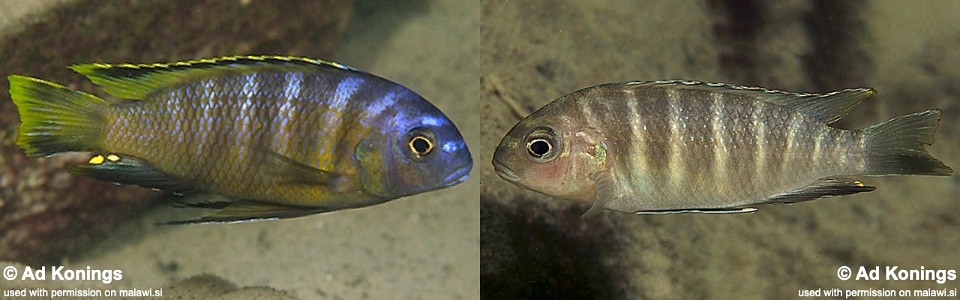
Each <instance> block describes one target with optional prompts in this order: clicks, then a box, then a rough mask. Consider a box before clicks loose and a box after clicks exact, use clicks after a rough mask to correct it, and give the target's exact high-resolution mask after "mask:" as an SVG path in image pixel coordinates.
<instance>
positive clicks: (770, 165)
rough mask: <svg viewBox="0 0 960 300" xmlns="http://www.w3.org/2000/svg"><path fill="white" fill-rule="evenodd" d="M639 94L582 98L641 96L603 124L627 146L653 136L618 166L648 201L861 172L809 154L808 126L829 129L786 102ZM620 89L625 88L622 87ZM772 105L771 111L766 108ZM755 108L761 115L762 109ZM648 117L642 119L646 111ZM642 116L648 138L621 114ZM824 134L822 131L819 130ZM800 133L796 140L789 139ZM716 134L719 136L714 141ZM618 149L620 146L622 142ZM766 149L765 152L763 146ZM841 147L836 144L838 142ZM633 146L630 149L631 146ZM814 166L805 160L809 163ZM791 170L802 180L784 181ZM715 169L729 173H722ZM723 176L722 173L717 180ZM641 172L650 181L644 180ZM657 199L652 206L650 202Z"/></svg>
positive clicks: (742, 195) (676, 201)
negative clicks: (720, 165) (633, 111)
mask: <svg viewBox="0 0 960 300" xmlns="http://www.w3.org/2000/svg"><path fill="white" fill-rule="evenodd" d="M634 89H635V92H634V93H633V95H635V96H636V97H635V98H633V99H630V98H625V97H623V96H622V95H612V96H607V95H596V96H584V97H580V98H578V100H579V101H581V102H584V103H588V104H581V106H584V107H594V108H593V111H594V114H596V111H597V110H599V109H598V108H600V107H603V106H604V104H603V103H606V102H611V101H604V100H605V99H609V98H619V99H625V101H619V102H615V103H617V104H618V105H624V106H627V104H626V103H627V102H626V101H636V102H638V103H636V106H637V107H639V108H640V110H639V111H638V115H627V113H629V112H630V109H629V108H626V109H616V110H610V111H606V110H604V111H603V112H604V113H603V115H606V116H611V117H606V118H596V119H595V120H594V122H595V125H594V126H596V127H597V128H602V130H604V131H606V132H605V133H606V134H605V136H606V137H607V139H608V140H610V139H612V140H617V141H619V140H622V141H623V142H618V143H615V144H616V145H621V144H622V145H625V147H624V149H630V148H631V147H628V146H626V145H632V144H634V143H638V142H640V141H641V140H645V141H646V146H645V147H644V148H645V149H652V154H653V155H649V156H633V155H625V156H626V157H629V159H624V162H625V164H624V166H625V167H624V168H621V169H618V171H615V175H614V176H615V177H617V178H618V179H623V180H622V182H623V188H624V189H625V190H628V191H629V192H628V193H631V194H635V195H641V197H638V198H643V199H647V198H649V199H661V201H664V202H666V203H663V204H662V207H657V206H655V207H654V209H665V208H669V207H676V206H677V205H680V203H681V202H686V203H690V202H691V201H692V202H693V203H695V204H697V205H699V206H704V207H707V206H705V205H708V204H709V202H710V201H712V200H713V199H715V198H717V197H721V198H723V199H726V200H729V201H734V200H742V201H744V202H745V203H744V204H746V203H748V202H749V201H756V200H758V199H762V198H763V197H764V196H765V195H764V191H766V190H768V189H769V188H771V187H772V188H776V189H778V191H787V190H788V189H789V188H790V185H791V184H792V183H793V182H794V181H795V180H809V181H813V180H815V179H817V178H821V177H825V176H827V175H828V174H833V173H837V172H839V173H854V172H855V171H854V170H852V169H851V167H853V166H838V165H834V164H829V165H828V164H824V163H820V162H821V161H824V160H823V159H818V158H816V157H812V156H810V155H809V154H810V153H812V152H811V151H807V150H811V149H812V146H813V144H814V138H811V137H809V136H806V135H805V132H807V131H814V132H816V131H818V130H824V131H830V130H831V129H829V128H828V127H827V126H825V125H822V124H819V123H817V122H814V121H813V120H810V119H809V118H804V117H803V116H802V115H800V114H799V113H795V112H790V111H786V110H784V109H782V108H780V107H775V106H773V107H771V106H772V104H768V103H765V102H762V101H760V100H758V99H748V98H745V97H740V96H737V95H724V94H723V93H720V92H711V91H699V90H676V89H650V88H649V87H648V88H647V90H650V91H644V90H643V89H642V88H636V87H634ZM617 93H623V92H622V91H618V92H617ZM714 97H717V98H718V99H719V102H720V106H721V107H725V108H726V107H730V108H729V109H724V110H722V111H721V112H720V113H721V114H720V115H719V116H718V117H720V118H719V119H718V120H717V122H719V123H720V125H719V127H720V128H724V129H726V130H725V131H724V132H722V133H720V134H716V135H715V133H714V132H713V126H712V124H711V123H712V122H714V121H713V120H712V119H711V117H712V115H713V113H712V111H711V106H713V105H714V103H713V101H714ZM764 111H766V113H764ZM755 112H756V113H755ZM641 116H642V117H641ZM635 118H642V119H646V120H650V122H649V123H646V124H645V125H647V128H648V129H647V130H646V131H644V132H643V134H644V135H645V136H643V137H635V136H633V135H632V134H631V132H628V131H624V130H621V129H622V128H624V126H623V125H624V124H623V121H622V120H631V119H635ZM817 134H819V133H817ZM790 136H794V138H792V139H791V138H789V137H790ZM711 138H718V139H719V140H718V141H714V142H710V140H711ZM852 139H853V136H852V135H847V136H846V137H844V138H842V139H836V140H833V141H830V142H829V143H831V144H834V143H836V142H841V143H842V142H845V141H851V140H852ZM714 147H720V148H726V149H729V150H728V151H727V152H726V153H725V154H724V155H723V156H720V157H717V156H716V155H717V152H715V151H714ZM617 148H618V149H619V147H617ZM759 148H763V149H764V151H763V152H762V153H764V154H762V155H759V154H760V153H761V152H760V151H758V149H759ZM835 149H836V147H835ZM628 151H629V150H628ZM837 151H839V149H837V150H835V152H834V153H832V154H834V155H837V156H842V155H850V156H855V157H856V156H859V152H860V151H859V150H858V149H855V148H849V149H848V151H845V152H837ZM714 161H724V164H725V165H728V166H731V167H733V168H732V169H728V170H712V168H713V165H714ZM810 161H813V162H814V163H813V164H803V165H800V164H798V163H799V162H810ZM784 170H790V172H791V173H792V174H795V175H796V176H797V177H796V178H790V179H784V178H785V177H784V176H777V175H779V174H783V172H784ZM715 174H724V175H721V176H715ZM717 177H719V178H717ZM640 178H642V180H643V181H644V182H646V183H641V182H638V181H637V180H638V179H640ZM649 184H652V185H653V186H656V187H658V188H656V189H643V190H636V189H634V187H637V186H644V185H649ZM691 186H710V187H718V189H715V190H708V189H690V188H688V187H691ZM651 205H653V204H651Z"/></svg>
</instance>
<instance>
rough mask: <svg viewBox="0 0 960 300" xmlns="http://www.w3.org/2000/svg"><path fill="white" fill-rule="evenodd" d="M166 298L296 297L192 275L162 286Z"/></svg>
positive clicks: (207, 275) (271, 289)
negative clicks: (240, 286) (238, 286)
mask: <svg viewBox="0 0 960 300" xmlns="http://www.w3.org/2000/svg"><path fill="white" fill-rule="evenodd" d="M163 296H164V297H165V298H167V299H265V300H271V299H297V298H296V297H294V296H292V295H290V294H288V293H287V292H284V291H280V290H277V289H274V288H270V287H244V288H237V286H236V285H234V284H233V283H231V282H229V281H227V280H226V279H223V278H220V277H217V276H215V275H210V274H203V275H197V276H193V277H190V278H187V279H184V280H181V281H180V282H177V283H174V284H172V285H169V286H167V287H165V288H163Z"/></svg>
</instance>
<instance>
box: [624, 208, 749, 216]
mask: <svg viewBox="0 0 960 300" xmlns="http://www.w3.org/2000/svg"><path fill="white" fill-rule="evenodd" d="M755 211H757V209H756V208H753V207H739V208H737V207H735V208H699V209H665V210H641V211H636V212H633V213H634V214H637V215H675V214H689V213H693V214H742V213H752V212H755Z"/></svg>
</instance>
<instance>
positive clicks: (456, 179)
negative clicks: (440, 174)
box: [443, 161, 473, 186]
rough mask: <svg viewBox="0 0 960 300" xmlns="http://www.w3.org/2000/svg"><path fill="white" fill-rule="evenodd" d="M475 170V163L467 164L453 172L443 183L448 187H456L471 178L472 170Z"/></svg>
mask: <svg viewBox="0 0 960 300" xmlns="http://www.w3.org/2000/svg"><path fill="white" fill-rule="evenodd" d="M472 169H473V162H472V161H470V162H467V163H466V164H464V165H463V166H460V167H459V168H457V169H455V170H453V172H451V173H450V174H448V175H447V176H446V177H444V178H443V182H446V183H447V186H454V185H457V184H459V183H461V182H464V181H466V180H467V178H470V170H472Z"/></svg>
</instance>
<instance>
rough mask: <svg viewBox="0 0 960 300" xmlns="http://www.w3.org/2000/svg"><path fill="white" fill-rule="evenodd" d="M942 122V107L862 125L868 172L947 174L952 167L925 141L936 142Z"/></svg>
mask: <svg viewBox="0 0 960 300" xmlns="http://www.w3.org/2000/svg"><path fill="white" fill-rule="evenodd" d="M939 122H940V110H939V109H932V110H928V111H924V112H918V113H913V114H909V115H905V116H899V117H896V118H893V119H890V120H889V121H886V122H883V123H880V124H876V125H873V126H870V127H867V128H864V129H862V131H863V134H864V151H865V152H866V155H867V157H866V167H865V168H864V170H863V172H864V174H865V175H937V176H948V175H950V174H953V169H951V168H950V167H948V166H947V165H944V164H943V162H940V161H939V160H937V159H936V158H934V157H933V156H930V153H927V150H926V149H924V148H923V147H924V145H931V144H933V133H934V132H935V131H936V130H937V125H938V123H939Z"/></svg>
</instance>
